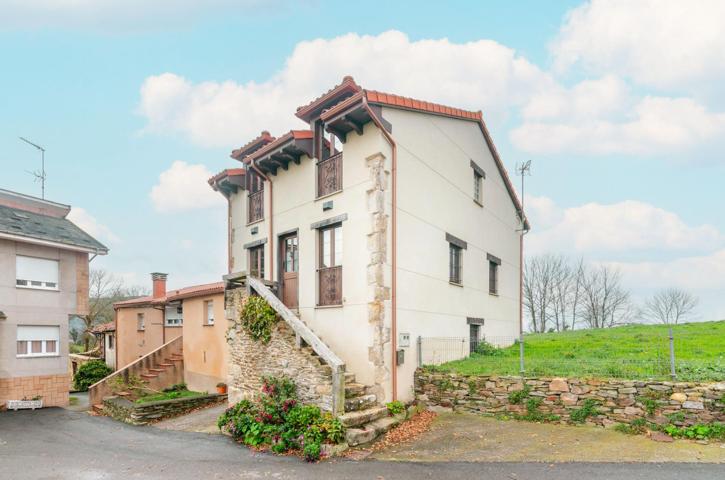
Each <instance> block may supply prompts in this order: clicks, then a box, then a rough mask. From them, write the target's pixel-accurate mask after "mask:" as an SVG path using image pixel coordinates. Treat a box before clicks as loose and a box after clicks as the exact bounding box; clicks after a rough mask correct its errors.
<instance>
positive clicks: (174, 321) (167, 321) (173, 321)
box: [164, 304, 184, 327]
mask: <svg viewBox="0 0 725 480" xmlns="http://www.w3.org/2000/svg"><path fill="white" fill-rule="evenodd" d="M170 309H176V313H175V314H174V315H172V316H171V317H170V316H169V315H168V311H169V310H170ZM164 326H166V327H183V326H184V311H183V306H182V304H179V305H171V306H167V307H165V308H164Z"/></svg>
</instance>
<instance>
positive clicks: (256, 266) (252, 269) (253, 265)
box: [249, 245, 264, 278]
mask: <svg viewBox="0 0 725 480" xmlns="http://www.w3.org/2000/svg"><path fill="white" fill-rule="evenodd" d="M249 275H250V276H252V277H255V278H264V245H259V246H257V247H253V248H250V249H249Z"/></svg>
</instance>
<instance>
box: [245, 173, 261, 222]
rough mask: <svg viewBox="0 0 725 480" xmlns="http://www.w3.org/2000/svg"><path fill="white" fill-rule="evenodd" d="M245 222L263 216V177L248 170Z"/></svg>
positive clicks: (255, 220)
mask: <svg viewBox="0 0 725 480" xmlns="http://www.w3.org/2000/svg"><path fill="white" fill-rule="evenodd" d="M247 181H248V182H249V183H248V185H247V187H248V190H249V195H248V196H247V223H254V222H257V221H259V220H262V219H263V218H264V179H263V178H262V177H261V176H260V175H259V174H258V173H256V172H255V171H253V170H248V174H247Z"/></svg>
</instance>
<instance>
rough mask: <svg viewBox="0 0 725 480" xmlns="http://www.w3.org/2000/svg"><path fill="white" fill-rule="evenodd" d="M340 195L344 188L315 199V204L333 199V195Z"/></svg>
mask: <svg viewBox="0 0 725 480" xmlns="http://www.w3.org/2000/svg"><path fill="white" fill-rule="evenodd" d="M338 193H342V188H341V189H340V190H335V191H334V192H331V193H326V194H324V195H321V196H319V197H317V198H315V202H317V201H320V200H325V199H327V198H330V197H332V196H333V195H337V194H338Z"/></svg>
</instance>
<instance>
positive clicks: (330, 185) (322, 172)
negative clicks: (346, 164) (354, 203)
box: [317, 152, 342, 197]
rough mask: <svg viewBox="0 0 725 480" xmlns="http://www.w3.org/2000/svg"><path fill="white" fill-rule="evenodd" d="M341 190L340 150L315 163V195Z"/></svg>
mask: <svg viewBox="0 0 725 480" xmlns="http://www.w3.org/2000/svg"><path fill="white" fill-rule="evenodd" d="M340 190H342V152H339V153H337V154H335V155H333V156H331V157H329V158H327V159H325V160H321V161H319V162H318V163H317V196H318V197H324V196H325V195H330V194H331V193H335V192H338V191H340Z"/></svg>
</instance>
